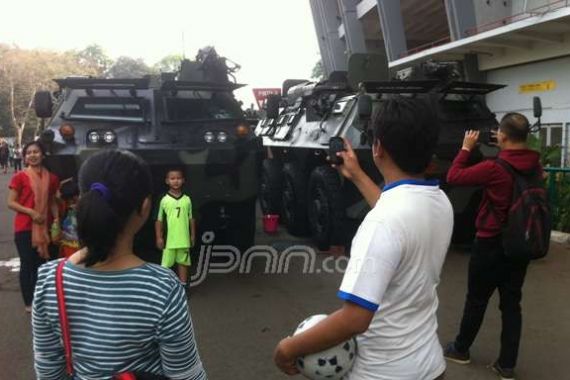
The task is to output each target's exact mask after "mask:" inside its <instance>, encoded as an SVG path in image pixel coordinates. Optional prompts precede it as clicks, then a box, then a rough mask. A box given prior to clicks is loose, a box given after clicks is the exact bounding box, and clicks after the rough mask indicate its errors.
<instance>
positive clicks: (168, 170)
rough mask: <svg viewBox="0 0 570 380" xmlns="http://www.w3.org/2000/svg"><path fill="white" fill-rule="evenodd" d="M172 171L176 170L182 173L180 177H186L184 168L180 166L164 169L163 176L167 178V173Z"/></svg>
mask: <svg viewBox="0 0 570 380" xmlns="http://www.w3.org/2000/svg"><path fill="white" fill-rule="evenodd" d="M172 172H178V173H180V174H181V175H182V178H186V175H184V169H182V168H180V167H171V168H168V169H167V170H166V174H165V175H164V177H166V178H168V175H169V174H170V173H172Z"/></svg>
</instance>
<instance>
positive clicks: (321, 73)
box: [311, 59, 325, 81]
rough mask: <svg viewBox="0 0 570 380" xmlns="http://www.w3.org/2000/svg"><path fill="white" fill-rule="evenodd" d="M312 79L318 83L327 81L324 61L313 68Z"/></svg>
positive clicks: (319, 61)
mask: <svg viewBox="0 0 570 380" xmlns="http://www.w3.org/2000/svg"><path fill="white" fill-rule="evenodd" d="M311 79H314V80H316V81H320V80H323V79H325V68H324V66H323V60H322V59H319V60H318V61H317V63H315V66H313V70H312V71H311Z"/></svg>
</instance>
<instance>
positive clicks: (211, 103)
mask: <svg viewBox="0 0 570 380" xmlns="http://www.w3.org/2000/svg"><path fill="white" fill-rule="evenodd" d="M238 68H239V66H238V65H235V64H233V63H231V61H229V60H227V59H225V58H223V57H220V56H219V55H218V54H217V53H216V51H215V50H214V49H213V48H211V47H209V48H206V49H202V50H200V52H199V53H198V55H197V57H196V59H195V60H193V61H190V60H183V61H182V62H181V67H180V71H179V72H177V73H163V74H162V75H160V76H156V77H153V76H147V77H143V78H134V79H101V78H78V77H69V78H65V79H56V80H55V81H56V82H57V84H58V85H59V92H58V94H57V96H56V102H55V105H54V106H52V105H51V99H52V97H51V94H49V93H45V92H42V93H39V94H38V95H37V98H36V113H37V114H38V116H39V117H44V118H46V117H47V118H49V120H48V121H47V126H46V128H45V130H44V131H43V133H42V134H41V137H40V139H41V140H42V141H43V142H44V143H45V145H46V146H47V149H48V151H49V153H50V155H49V158H48V165H50V167H51V168H52V170H53V171H54V172H55V173H56V174H57V175H58V176H60V178H62V179H64V178H69V177H75V176H76V174H77V171H78V168H79V166H80V165H81V163H82V162H83V161H84V160H85V159H86V158H87V157H89V156H90V155H91V154H93V153H94V152H97V151H99V150H101V149H108V148H120V149H127V150H130V151H132V152H134V153H136V154H138V155H139V156H141V157H142V158H144V159H145V160H146V161H147V162H148V163H149V164H150V166H151V168H152V171H153V177H154V180H155V182H156V186H155V188H156V189H157V195H158V193H160V192H164V191H166V187H165V184H164V176H165V173H166V170H167V169H168V168H172V167H176V168H182V169H183V170H184V172H185V176H186V186H187V189H186V190H187V191H188V192H189V194H190V196H191V197H192V200H193V208H194V211H195V214H196V217H197V221H198V223H197V224H198V228H199V231H213V232H215V233H216V238H217V240H215V241H214V243H215V242H223V243H227V244H235V245H237V246H239V247H241V248H245V247H248V246H250V245H252V244H253V238H254V232H255V199H256V194H257V188H258V184H257V181H258V174H257V171H258V167H259V162H258V158H259V152H260V147H261V145H260V139H259V138H257V137H256V136H255V135H254V133H253V131H252V129H251V128H250V123H249V122H248V121H247V120H246V117H245V114H244V112H243V110H242V109H241V105H240V103H239V102H238V101H237V100H236V99H235V97H234V95H233V91H234V90H236V89H238V88H240V87H242V86H243V85H241V84H238V83H236V82H235V78H234V77H233V74H234V73H235V71H236V70H237V69H238ZM149 227H150V226H149ZM143 235H144V234H143ZM199 236H201V234H200V235H199ZM151 237H152V234H149V236H148V238H149V239H150V238H151ZM149 243H151V242H149ZM145 245H148V244H145ZM152 245H153V244H152Z"/></svg>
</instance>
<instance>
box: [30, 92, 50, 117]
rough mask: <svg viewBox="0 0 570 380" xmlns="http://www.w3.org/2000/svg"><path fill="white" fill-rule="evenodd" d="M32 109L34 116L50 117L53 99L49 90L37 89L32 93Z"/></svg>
mask: <svg viewBox="0 0 570 380" xmlns="http://www.w3.org/2000/svg"><path fill="white" fill-rule="evenodd" d="M34 109H35V111H36V116H37V117H40V118H46V117H51V115H52V110H53V101H52V98H51V94H50V93H49V91H38V92H36V94H35V95H34Z"/></svg>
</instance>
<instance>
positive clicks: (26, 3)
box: [0, 0, 319, 106]
mask: <svg viewBox="0 0 570 380" xmlns="http://www.w3.org/2000/svg"><path fill="white" fill-rule="evenodd" d="M6 3H8V1H7V0H4V3H3V6H2V17H1V18H0V42H2V43H9V44H16V45H18V46H19V47H22V48H40V49H48V50H56V51H64V50H70V49H76V50H81V49H83V48H85V47H86V46H88V45H90V44H98V45H100V46H101V47H102V48H103V49H104V51H105V52H106V53H107V54H108V55H109V56H110V57H112V58H117V57H119V56H121V55H126V56H130V57H133V58H143V59H144V60H145V62H146V63H147V64H149V65H152V64H154V63H156V62H157V61H159V60H160V59H161V58H162V57H164V56H166V55H169V54H182V53H184V54H185V56H186V57H188V58H193V57H194V56H195V55H196V52H197V51H198V49H200V48H201V47H204V46H207V45H212V46H214V47H215V48H216V50H217V52H218V53H219V54H220V55H222V56H224V57H226V58H229V59H231V60H232V61H234V62H237V63H238V64H240V65H241V67H242V69H241V70H240V71H239V72H238V73H237V79H238V82H240V83H246V84H248V87H246V88H244V89H241V90H238V92H237V93H236V95H237V97H238V98H240V99H241V100H243V101H244V103H245V105H246V106H247V105H249V104H250V103H253V101H254V100H253V94H252V91H251V89H252V88H254V87H281V84H282V83H283V81H284V80H285V79H287V78H295V79H304V78H308V77H309V76H310V74H311V70H312V68H313V66H314V65H315V63H316V62H317V61H318V59H319V49H318V43H317V39H316V34H315V28H314V25H313V19H312V15H311V10H310V6H309V0H160V1H153V0H138V1H135V0H98V1H85V0H49V1H46V0H11V1H9V4H10V5H6Z"/></svg>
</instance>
